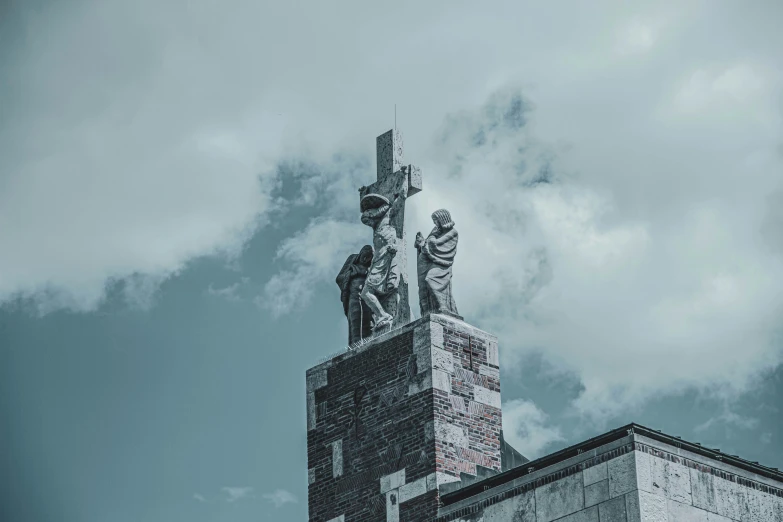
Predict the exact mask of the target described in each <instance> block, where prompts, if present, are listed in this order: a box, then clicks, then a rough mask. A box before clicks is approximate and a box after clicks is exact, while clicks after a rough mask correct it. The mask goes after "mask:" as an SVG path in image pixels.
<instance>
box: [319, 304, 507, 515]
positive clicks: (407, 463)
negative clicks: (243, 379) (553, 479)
mask: <svg viewBox="0 0 783 522" xmlns="http://www.w3.org/2000/svg"><path fill="white" fill-rule="evenodd" d="M307 426H308V434H307V444H308V468H309V469H308V483H309V491H308V505H309V510H310V521H311V522H330V521H333V520H340V521H343V522H358V521H368V522H371V521H388V522H399V521H403V522H416V521H432V520H435V518H436V517H437V515H438V505H439V495H440V491H439V488H441V487H443V486H444V485H446V484H452V483H454V482H458V481H459V480H460V477H461V476H462V477H464V476H465V475H464V474H467V475H476V474H477V473H478V470H479V467H480V468H483V469H484V470H485V472H486V471H489V472H499V471H500V469H501V462H500V458H501V436H500V432H501V427H502V419H501V412H500V378H499V368H498V344H497V338H495V337H494V336H492V335H490V334H488V333H486V332H483V331H481V330H478V329H476V328H474V327H472V326H470V325H468V324H466V323H464V322H462V321H460V320H458V319H455V318H452V317H449V316H443V315H437V314H433V315H429V316H426V317H424V318H422V319H419V320H417V321H415V322H413V323H410V324H409V325H407V326H405V327H403V328H400V329H398V330H396V331H394V332H391V333H389V334H386V335H384V336H381V337H379V338H377V339H375V340H373V341H371V342H370V343H367V344H366V345H363V346H361V347H359V348H357V349H356V350H351V351H348V352H345V353H343V354H341V355H338V356H336V357H334V358H333V359H331V360H329V361H327V362H325V363H323V364H320V365H318V366H316V367H314V368H311V369H310V370H308V372H307Z"/></svg>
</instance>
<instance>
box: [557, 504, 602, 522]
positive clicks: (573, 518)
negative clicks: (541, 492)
mask: <svg viewBox="0 0 783 522" xmlns="http://www.w3.org/2000/svg"><path fill="white" fill-rule="evenodd" d="M558 522H598V506H593V507H591V508H587V509H583V510H582V511H577V512H576V513H572V514H570V515H568V516H565V517H563V518H561V519H560V520H559V521H558Z"/></svg>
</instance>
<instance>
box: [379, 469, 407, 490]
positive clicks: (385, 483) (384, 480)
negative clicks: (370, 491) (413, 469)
mask: <svg viewBox="0 0 783 522" xmlns="http://www.w3.org/2000/svg"><path fill="white" fill-rule="evenodd" d="M403 484H405V468H403V469H401V470H399V471H395V472H394V473H392V474H390V475H384V476H383V477H381V493H388V492H389V491H391V490H393V489H397V488H399V487H400V486H402V485H403Z"/></svg>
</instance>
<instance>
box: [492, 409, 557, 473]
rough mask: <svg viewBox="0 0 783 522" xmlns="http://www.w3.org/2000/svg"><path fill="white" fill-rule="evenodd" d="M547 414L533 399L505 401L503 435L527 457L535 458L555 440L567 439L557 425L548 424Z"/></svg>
mask: <svg viewBox="0 0 783 522" xmlns="http://www.w3.org/2000/svg"><path fill="white" fill-rule="evenodd" d="M547 420H548V418H547V415H546V413H544V412H543V411H541V410H540V409H539V408H538V406H536V405H535V403H533V402H532V401H528V400H524V399H515V400H511V401H507V402H505V403H503V437H504V438H505V439H506V440H507V441H508V443H509V444H511V445H512V446H513V447H514V448H515V449H517V450H518V451H519V452H520V453H522V454H523V455H524V456H525V457H527V458H529V459H531V460H534V459H536V458H538V457H540V456H541V455H543V452H544V450H545V449H546V448H547V447H549V445H550V444H552V443H554V442H560V441H563V440H565V439H564V437H563V435H562V434H561V433H560V429H559V428H558V427H556V426H548V425H547Z"/></svg>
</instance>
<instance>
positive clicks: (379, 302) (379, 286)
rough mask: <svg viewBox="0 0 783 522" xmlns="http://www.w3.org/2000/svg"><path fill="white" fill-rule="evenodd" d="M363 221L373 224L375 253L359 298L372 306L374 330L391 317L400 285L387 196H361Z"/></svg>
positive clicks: (397, 242)
mask: <svg viewBox="0 0 783 522" xmlns="http://www.w3.org/2000/svg"><path fill="white" fill-rule="evenodd" d="M361 209H362V223H364V224H365V225H367V226H369V227H372V230H373V234H372V240H373V248H374V249H375V255H374V256H373V258H372V264H371V265H370V268H369V270H368V271H367V279H366V280H365V282H364V288H363V289H362V299H363V300H364V302H365V303H367V306H369V307H370V310H372V313H373V317H374V319H375V324H374V325H373V329H374V330H376V331H377V330H380V329H383V328H386V327H388V326H391V324H392V322H393V321H394V315H395V313H396V309H397V305H398V304H399V303H398V301H399V296H398V293H397V289H398V287H399V285H400V270H401V263H400V256H399V251H400V246H401V245H400V243H401V241H400V239H399V238H398V237H397V231H396V230H395V228H394V227H393V226H392V225H391V219H390V212H389V211H390V209H391V206H390V205H389V200H388V199H387V198H386V197H384V196H381V195H379V194H368V195H366V196H364V197H363V198H362V202H361Z"/></svg>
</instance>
